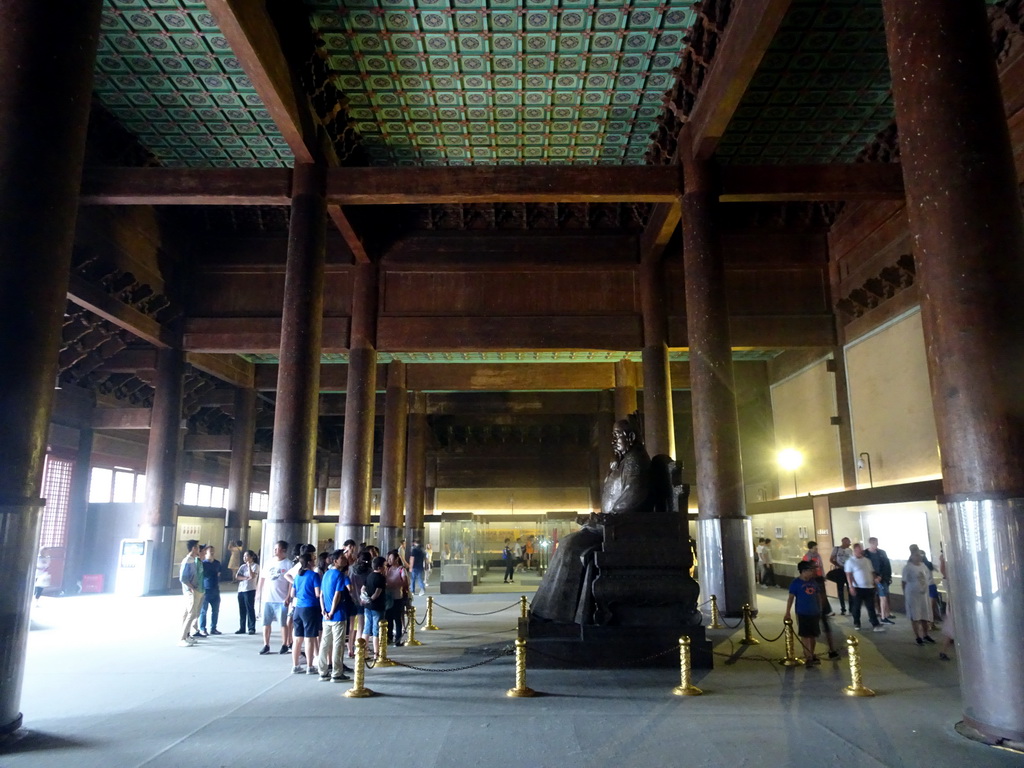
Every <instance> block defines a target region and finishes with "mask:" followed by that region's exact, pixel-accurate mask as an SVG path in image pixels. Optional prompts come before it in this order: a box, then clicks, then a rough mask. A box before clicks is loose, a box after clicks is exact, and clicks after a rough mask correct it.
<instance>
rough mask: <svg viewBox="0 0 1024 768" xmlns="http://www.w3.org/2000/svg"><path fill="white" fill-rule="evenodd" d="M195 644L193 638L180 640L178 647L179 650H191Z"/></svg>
mask: <svg viewBox="0 0 1024 768" xmlns="http://www.w3.org/2000/svg"><path fill="white" fill-rule="evenodd" d="M195 644H196V641H195V640H193V639H192V638H191V637H190V638H189V639H188V640H179V641H178V647H179V648H191V647H192V646H193V645H195Z"/></svg>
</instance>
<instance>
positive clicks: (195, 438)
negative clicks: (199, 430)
mask: <svg viewBox="0 0 1024 768" xmlns="http://www.w3.org/2000/svg"><path fill="white" fill-rule="evenodd" d="M182 448H184V450H186V451H188V452H189V453H230V452H231V435H185V442H184V444H183V446H182Z"/></svg>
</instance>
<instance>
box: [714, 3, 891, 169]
mask: <svg viewBox="0 0 1024 768" xmlns="http://www.w3.org/2000/svg"><path fill="white" fill-rule="evenodd" d="M890 88H891V79H890V75H889V64H888V58H887V55H886V48H885V28H884V24H883V19H882V8H881V3H880V0H829V2H822V1H821V0H795V1H794V3H793V5H792V6H791V7H790V10H789V12H788V13H787V15H786V18H785V19H784V21H783V23H782V26H781V28H780V29H779V32H778V34H777V35H776V36H775V39H774V40H773V42H772V44H771V46H770V47H769V49H768V52H767V53H766V54H765V57H764V59H763V60H762V62H761V66H760V67H759V69H758V71H757V74H756V75H755V77H754V79H753V81H752V82H751V84H750V87H749V89H748V90H747V92H746V94H745V95H744V97H743V100H742V102H741V103H740V106H739V107H738V108H737V110H736V114H735V116H734V118H733V120H732V122H731V123H730V124H729V128H728V130H727V131H726V133H725V135H724V136H723V137H722V140H721V142H720V143H719V145H718V150H717V155H718V158H719V159H720V160H721V161H722V162H724V163H741V164H745V165H747V164H782V163H849V162H853V161H854V160H855V159H856V157H857V155H858V154H859V153H860V152H861V151H862V150H863V149H864V148H865V147H866V146H867V145H868V144H870V143H871V142H872V140H874V138H875V136H876V135H877V134H878V133H879V132H880V131H882V130H883V129H884V128H886V127H887V126H888V125H889V124H890V123H892V121H893V120H894V112H893V104H892V94H891V91H890Z"/></svg>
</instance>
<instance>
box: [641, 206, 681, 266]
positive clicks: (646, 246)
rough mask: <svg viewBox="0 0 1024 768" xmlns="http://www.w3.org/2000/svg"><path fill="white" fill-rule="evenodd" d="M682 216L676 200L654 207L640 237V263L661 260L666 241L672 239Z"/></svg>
mask: <svg viewBox="0 0 1024 768" xmlns="http://www.w3.org/2000/svg"><path fill="white" fill-rule="evenodd" d="M682 214H683V209H682V206H681V205H680V204H679V201H678V200H677V201H676V202H673V203H658V204H657V205H656V206H654V208H653V209H652V210H651V217H650V219H649V220H648V221H647V226H646V227H644V233H643V235H641V236H640V260H641V261H657V260H658V259H660V258H661V254H662V253H664V251H665V247H666V246H667V245H668V241H669V240H671V239H672V235H673V233H675V231H676V227H678V226H679V220H680V219H681V218H682Z"/></svg>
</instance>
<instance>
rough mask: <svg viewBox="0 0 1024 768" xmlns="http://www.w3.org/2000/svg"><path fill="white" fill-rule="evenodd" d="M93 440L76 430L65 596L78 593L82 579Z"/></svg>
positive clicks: (85, 431)
mask: <svg viewBox="0 0 1024 768" xmlns="http://www.w3.org/2000/svg"><path fill="white" fill-rule="evenodd" d="M92 438H93V431H92V430H91V429H89V428H88V427H85V428H83V429H81V430H79V432H78V451H77V452H76V454H75V468H74V469H73V470H71V488H70V490H69V492H68V538H67V549H66V551H65V555H64V584H63V591H64V594H66V595H74V594H76V593H77V591H78V590H77V584H78V581H79V580H80V579H81V578H82V559H83V557H84V556H85V532H86V528H87V526H88V519H89V517H88V516H89V478H90V474H91V463H92Z"/></svg>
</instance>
